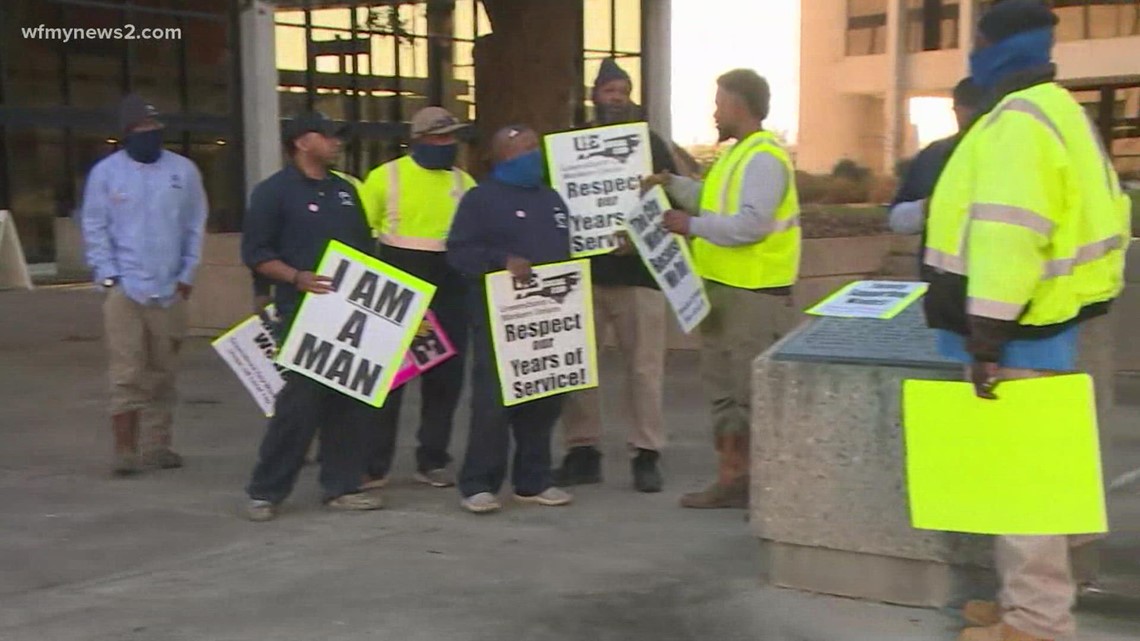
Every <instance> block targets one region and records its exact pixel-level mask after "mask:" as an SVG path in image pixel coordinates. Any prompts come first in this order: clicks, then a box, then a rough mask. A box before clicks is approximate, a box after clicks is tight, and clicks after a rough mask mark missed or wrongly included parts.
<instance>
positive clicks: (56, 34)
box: [20, 24, 182, 42]
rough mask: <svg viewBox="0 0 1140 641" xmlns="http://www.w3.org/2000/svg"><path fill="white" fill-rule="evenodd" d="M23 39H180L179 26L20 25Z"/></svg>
mask: <svg viewBox="0 0 1140 641" xmlns="http://www.w3.org/2000/svg"><path fill="white" fill-rule="evenodd" d="M20 33H21V35H23V37H24V39H25V40H56V41H63V42H71V41H72V40H181V39H182V28H181V27H143V28H139V27H136V26H135V25H133V24H128V25H123V26H121V27H49V26H47V25H42V24H41V25H40V26H38V27H21V28H20Z"/></svg>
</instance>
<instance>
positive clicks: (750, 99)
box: [645, 69, 800, 508]
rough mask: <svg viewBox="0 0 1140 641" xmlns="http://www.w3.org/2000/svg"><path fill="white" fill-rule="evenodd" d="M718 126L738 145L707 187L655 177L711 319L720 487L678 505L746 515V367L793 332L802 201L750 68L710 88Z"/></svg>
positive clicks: (709, 357) (708, 351)
mask: <svg viewBox="0 0 1140 641" xmlns="http://www.w3.org/2000/svg"><path fill="white" fill-rule="evenodd" d="M717 85H718V88H717V93H716V114H715V118H716V124H717V129H718V130H719V131H720V136H721V140H722V141H723V140H729V139H735V140H736V141H737V143H736V145H735V146H733V147H732V149H731V150H730V151H729V152H728V153H726V154H724V155H722V156H721V157H720V159H718V160H717V162H716V164H714V165H713V167H712V169H711V170H710V171H709V174H708V178H707V179H706V180H705V182H704V184H703V185H702V184H701V183H698V182H696V181H694V180H691V179H687V178H682V177H679V176H672V175H670V174H658V175H656V176H653V177H651V178H650V179H648V180H646V181H645V183H646V184H645V187H646V188H648V187H649V186H652V185H664V186H665V188H666V190H667V191H668V192H669V196H670V198H671V199H672V200H673V202H675V203H677V204H679V205H681V206H683V207H684V208H685V209H687V210H689V211H690V212H693V213H697V214H699V216H696V217H694V216H690V215H689V214H686V213H684V212H681V211H669V212H666V213H665V216H664V223H663V224H664V226H665V228H666V229H668V230H669V231H671V232H673V233H675V234H681V235H684V236H690V237H692V238H693V242H692V247H693V258H694V259H695V262H696V266H697V271H698V272H699V273H700V275H701V276H702V277H703V278H704V279H705V283H706V289H707V292H708V298H709V302H710V304H711V311H710V312H709V315H708V317H707V318H705V320H704V322H703V323H702V324H701V339H702V341H701V342H702V345H701V370H702V377H703V378H704V383H705V386H706V389H707V393H708V395H709V398H708V400H709V405H710V406H711V410H712V423H713V431H714V433H715V435H716V448H717V451H718V452H719V454H720V470H719V474H718V478H717V481H716V482H715V483H713V484H712V485H711V486H709V488H708V489H706V490H704V491H703V492H696V493H692V494H687V495H685V496H684V497H682V499H681V504H682V505H683V506H684V507H690V508H747V507H748V477H749V468H750V457H749V453H750V448H749V437H750V429H751V426H750V421H751V416H750V414H751V407H752V403H751V395H752V389H751V385H750V381H751V380H752V361H753V359H755V358H756V357H757V356H759V355H760V353H761V352H763V351H764V350H766V349H768V348H769V347H770V346H771V345H772V344H773V343H775V342H776V341H777V340H779V338H780V337H781V336H783V334H784V332H785V331H787V330H788V329H790V325H791V324H792V322H793V320H792V319H793V318H794V317H795V310H794V308H793V306H792V297H791V293H792V285H793V284H794V283H795V282H796V277H797V275H798V274H799V265H800V225H799V220H800V217H799V213H800V206H799V198H798V197H797V195H796V184H795V179H794V178H795V169H794V167H793V166H792V161H791V158H790V156H789V155H788V152H787V151H786V150H785V149H784V148H783V147H781V146H780V143H779V141H778V140H776V137H775V136H774V135H772V133H770V132H767V131H764V128H763V124H764V119H765V118H767V116H768V105H769V99H770V94H769V89H768V83H767V81H765V80H764V79H763V78H761V77H760V76H759V75H757V74H756V72H754V71H751V70H748V69H737V70H735V71H730V72H728V73H726V74H724V75H723V76H721V77H720V78H719V79H718V80H717Z"/></svg>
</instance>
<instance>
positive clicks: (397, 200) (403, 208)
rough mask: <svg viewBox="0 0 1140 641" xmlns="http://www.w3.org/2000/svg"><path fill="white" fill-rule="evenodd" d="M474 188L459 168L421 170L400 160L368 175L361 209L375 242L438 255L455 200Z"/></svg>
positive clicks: (444, 244) (443, 246)
mask: <svg viewBox="0 0 1140 641" xmlns="http://www.w3.org/2000/svg"><path fill="white" fill-rule="evenodd" d="M474 186H475V180H474V179H473V178H471V176H469V175H468V174H467V172H465V171H463V170H462V169H458V168H453V169H450V170H448V169H424V168H423V167H421V166H420V165H419V164H417V163H416V161H415V160H413V159H412V157H411V156H404V157H402V158H399V159H397V160H393V161H392V162H389V163H385V164H383V165H380V166H379V167H377V168H376V169H373V170H372V172H371V173H370V174H368V178H367V179H366V180H365V181H364V192H363V198H364V200H365V201H366V202H367V203H368V204H367V205H366V206H365V211H367V213H368V221H369V223H370V224H371V225H372V229H373V230H374V231H375V232H376V233H377V234H378V236H379V238H380V242H381V243H383V244H385V245H389V246H391V247H400V248H403V249H414V250H419V251H430V252H442V251H446V249H447V233H448V231H449V230H450V229H451V221H452V219H453V218H454V217H455V210H456V208H457V207H458V206H459V200H460V199H461V198H463V194H465V193H467V190H469V189H471V188H472V187H474Z"/></svg>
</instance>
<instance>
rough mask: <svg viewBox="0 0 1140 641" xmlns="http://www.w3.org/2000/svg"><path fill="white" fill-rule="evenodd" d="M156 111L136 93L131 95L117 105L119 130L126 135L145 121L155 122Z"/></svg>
mask: <svg viewBox="0 0 1140 641" xmlns="http://www.w3.org/2000/svg"><path fill="white" fill-rule="evenodd" d="M158 118H159V113H158V109H155V108H154V105H152V104H150V103H149V102H147V101H146V99H144V98H143V97H142V96H140V95H138V94H137V93H132V94H130V95H128V96H126V97H125V98H123V101H122V102H121V103H119V129H121V130H122V132H123V133H127V132H129V131H130V130H132V129H134V128H135V127H137V126H139V125H141V124H142V123H144V122H146V121H147V120H155V121H157V120H158Z"/></svg>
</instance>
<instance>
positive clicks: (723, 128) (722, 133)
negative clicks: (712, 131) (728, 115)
mask: <svg viewBox="0 0 1140 641" xmlns="http://www.w3.org/2000/svg"><path fill="white" fill-rule="evenodd" d="M716 133H717V135H718V136H719V137H718V138H717V143H722V142H725V141H727V140H732V139H733V138H735V137H736V134H735V133H734V132H733V131H732V128H731V127H729V126H728V125H717V126H716Z"/></svg>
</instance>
